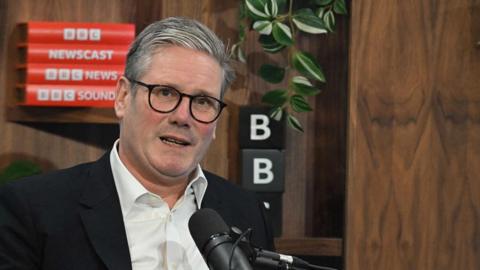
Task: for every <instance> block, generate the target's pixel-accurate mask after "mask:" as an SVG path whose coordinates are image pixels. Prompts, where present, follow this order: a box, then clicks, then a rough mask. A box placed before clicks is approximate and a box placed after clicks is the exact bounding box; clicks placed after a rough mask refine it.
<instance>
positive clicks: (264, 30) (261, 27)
mask: <svg viewBox="0 0 480 270" xmlns="http://www.w3.org/2000/svg"><path fill="white" fill-rule="evenodd" d="M253 29H255V30H256V31H257V32H259V33H260V34H262V35H270V33H272V22H270V21H256V22H254V23H253Z"/></svg>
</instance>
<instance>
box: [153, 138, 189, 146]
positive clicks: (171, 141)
mask: <svg viewBox="0 0 480 270" xmlns="http://www.w3.org/2000/svg"><path fill="white" fill-rule="evenodd" d="M160 140H162V142H164V143H166V144H170V145H180V146H188V145H190V143H189V142H187V141H184V140H182V139H178V138H172V137H160Z"/></svg>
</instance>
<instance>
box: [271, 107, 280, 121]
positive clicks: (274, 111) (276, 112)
mask: <svg viewBox="0 0 480 270" xmlns="http://www.w3.org/2000/svg"><path fill="white" fill-rule="evenodd" d="M282 116H283V109H282V107H274V108H273V109H272V111H271V112H270V118H273V119H274V120H275V121H280V120H282Z"/></svg>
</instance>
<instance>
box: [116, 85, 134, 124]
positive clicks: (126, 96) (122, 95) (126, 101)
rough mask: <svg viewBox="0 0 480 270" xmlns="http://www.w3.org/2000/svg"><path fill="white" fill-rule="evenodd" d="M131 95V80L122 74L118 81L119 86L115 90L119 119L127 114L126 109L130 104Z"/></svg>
mask: <svg viewBox="0 0 480 270" xmlns="http://www.w3.org/2000/svg"><path fill="white" fill-rule="evenodd" d="M131 96H132V92H131V91H130V82H129V81H128V80H127V78H125V77H124V76H122V77H121V78H120V79H119V80H118V81H117V88H116V90H115V114H116V115H117V118H118V119H122V118H123V116H124V115H125V110H126V109H127V107H128V105H130V100H131V98H132V97H131Z"/></svg>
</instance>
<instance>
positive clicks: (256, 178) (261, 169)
mask: <svg viewBox="0 0 480 270" xmlns="http://www.w3.org/2000/svg"><path fill="white" fill-rule="evenodd" d="M262 164H263V165H264V166H261V165H262ZM272 167H273V164H272V161H271V160H269V159H267V158H254V159H253V183H254V184H259V185H265V184H269V183H271V182H272V181H273V173H272ZM262 175H263V176H265V177H263V178H262V177H261V176H262Z"/></svg>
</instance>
